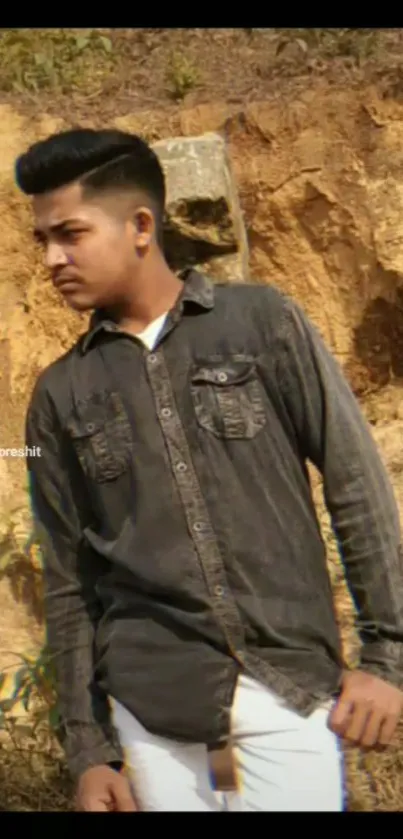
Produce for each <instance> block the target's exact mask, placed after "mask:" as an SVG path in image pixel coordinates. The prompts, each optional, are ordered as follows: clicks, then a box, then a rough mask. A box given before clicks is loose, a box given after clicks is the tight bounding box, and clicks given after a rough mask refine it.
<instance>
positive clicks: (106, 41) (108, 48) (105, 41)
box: [99, 35, 113, 53]
mask: <svg viewBox="0 0 403 839" xmlns="http://www.w3.org/2000/svg"><path fill="white" fill-rule="evenodd" d="M99 40H100V42H101V44H102V46H103V48H104V50H105V52H109V53H110V52H112V49H113V44H112V41H111V39H110V38H107V37H106V36H105V35H100V36H99Z"/></svg>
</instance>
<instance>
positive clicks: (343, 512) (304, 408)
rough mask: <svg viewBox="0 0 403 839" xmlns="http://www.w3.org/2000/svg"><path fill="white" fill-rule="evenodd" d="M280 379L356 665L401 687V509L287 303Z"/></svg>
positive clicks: (322, 352)
mask: <svg viewBox="0 0 403 839" xmlns="http://www.w3.org/2000/svg"><path fill="white" fill-rule="evenodd" d="M278 375H279V380H280V383H281V389H282V394H283V398H284V400H285V403H286V408H287V411H288V413H289V416H290V419H291V422H292V425H293V427H294V429H295V433H296V435H297V438H298V442H299V445H300V447H301V450H302V452H303V454H304V456H305V459H306V460H309V461H311V462H312V463H313V464H314V465H315V466H316V467H317V469H318V470H319V471H320V473H321V474H322V476H323V487H324V498H325V502H326V506H327V509H328V511H329V514H330V517H331V521H332V525H333V530H334V533H335V535H336V538H337V541H338V547H339V551H340V554H341V558H342V560H343V563H344V568H345V573H346V579H347V582H348V585H349V588H350V591H351V593H352V596H353V598H354V601H355V604H356V607H357V612H358V619H357V629H358V632H359V634H360V638H361V642H362V650H361V667H362V669H365V670H366V671H368V672H373V673H374V675H378V676H379V677H381V678H384V679H385V680H387V681H389V682H391V683H392V684H394V685H396V686H399V687H402V688H403V554H402V543H401V528H400V522H399V511H398V508H397V503H396V500H395V497H394V492H393V489H392V485H391V482H390V480H389V477H388V474H387V471H386V468H385V466H384V464H383V462H382V459H381V456H380V454H379V452H378V449H377V446H376V444H375V441H374V439H373V437H372V434H371V429H370V426H369V424H368V423H367V421H366V419H365V417H364V416H363V414H362V412H361V409H360V406H359V403H358V401H357V400H356V398H355V396H354V394H353V392H352V390H351V389H350V387H349V385H348V382H347V381H346V379H345V377H344V375H343V373H342V370H341V368H340V367H339V365H338V363H337V361H336V360H335V358H334V357H333V356H332V354H331V353H330V351H329V350H328V349H327V347H326V345H325V343H324V341H323V340H322V338H321V336H320V335H319V332H318V331H317V330H316V328H315V327H314V326H313V325H312V323H311V322H310V321H309V319H308V318H307V317H306V315H305V314H304V312H303V311H302V309H301V308H300V307H299V306H298V305H297V304H296V303H295V302H293V301H291V300H287V301H286V305H285V314H284V320H283V323H282V326H281V329H280V353H279V363H278Z"/></svg>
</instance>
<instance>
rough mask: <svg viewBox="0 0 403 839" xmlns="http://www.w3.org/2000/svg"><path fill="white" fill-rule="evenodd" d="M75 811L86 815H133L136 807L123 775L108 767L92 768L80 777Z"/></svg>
mask: <svg viewBox="0 0 403 839" xmlns="http://www.w3.org/2000/svg"><path fill="white" fill-rule="evenodd" d="M76 810H79V811H81V812H83V811H84V812H87V813H105V812H117V813H135V812H136V811H137V807H136V804H135V801H134V798H133V795H132V792H131V789H130V785H129V782H128V780H127V778H126V777H125V775H123V774H121V773H120V772H116V771H115V769H112V768H111V767H110V766H106V765H105V766H93V767H91V769H87V771H86V772H84V774H83V775H82V776H81V778H80V780H79V782H78V787H77V796H76Z"/></svg>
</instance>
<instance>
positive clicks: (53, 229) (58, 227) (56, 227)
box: [34, 218, 84, 239]
mask: <svg viewBox="0 0 403 839" xmlns="http://www.w3.org/2000/svg"><path fill="white" fill-rule="evenodd" d="M70 224H84V222H83V220H82V219H78V218H68V219H65V220H64V221H59V222H58V223H57V224H51V225H50V227H49V232H50V233H62V232H63V230H65V228H66V227H68V226H69V225H70ZM34 236H35V238H36V239H40V238H41V237H42V236H44V230H41V228H40V227H35V228H34Z"/></svg>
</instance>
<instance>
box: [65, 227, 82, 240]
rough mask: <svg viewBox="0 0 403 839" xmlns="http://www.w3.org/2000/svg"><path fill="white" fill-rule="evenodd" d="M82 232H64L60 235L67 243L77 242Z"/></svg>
mask: <svg viewBox="0 0 403 839" xmlns="http://www.w3.org/2000/svg"><path fill="white" fill-rule="evenodd" d="M83 233H84V230H76V229H74V230H64V231H63V234H62V238H63V239H65V240H67V241H68V242H77V241H78V240H79V239H80V237H81V236H82V235H83Z"/></svg>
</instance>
